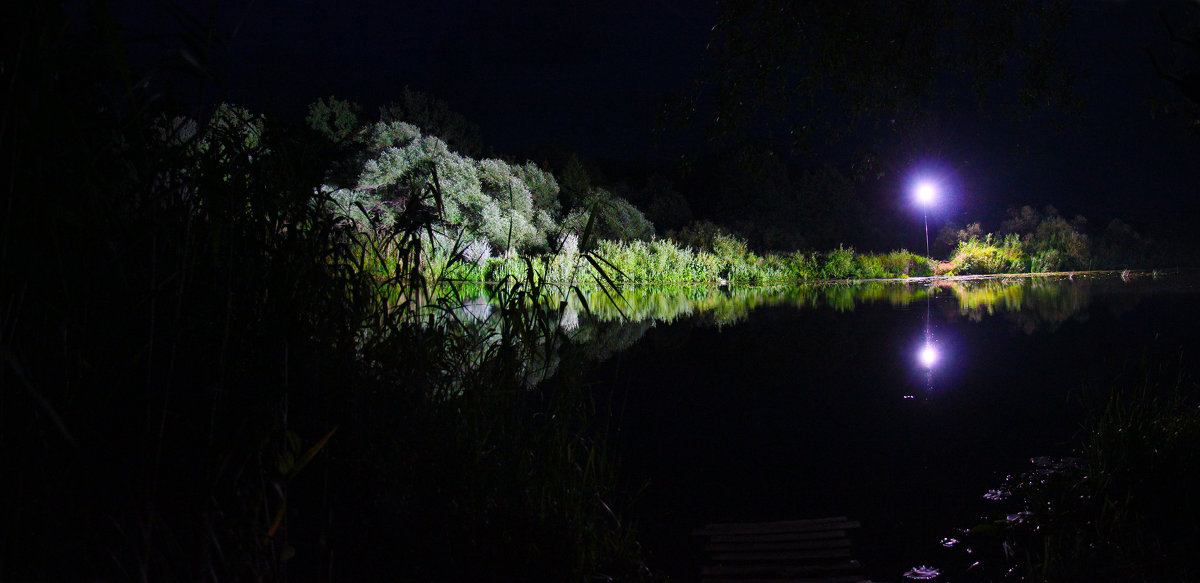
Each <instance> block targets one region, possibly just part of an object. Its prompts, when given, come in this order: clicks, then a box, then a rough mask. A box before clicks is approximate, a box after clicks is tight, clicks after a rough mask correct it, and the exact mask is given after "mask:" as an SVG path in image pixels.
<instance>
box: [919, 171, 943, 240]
mask: <svg viewBox="0 0 1200 583" xmlns="http://www.w3.org/2000/svg"><path fill="white" fill-rule="evenodd" d="M916 195H917V203H919V204H920V205H921V214H922V215H924V217H925V256H926V257H929V205H931V204H933V202H934V200H936V199H937V196H938V187H937V185H936V184H934V183H933V182H930V181H928V180H922V181H920V182H918V183H917V188H916Z"/></svg>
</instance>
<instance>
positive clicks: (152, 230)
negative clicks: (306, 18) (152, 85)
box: [0, 1, 644, 581]
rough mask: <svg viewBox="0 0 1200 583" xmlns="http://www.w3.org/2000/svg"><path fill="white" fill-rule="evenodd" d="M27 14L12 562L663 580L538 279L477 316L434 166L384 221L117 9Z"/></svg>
mask: <svg viewBox="0 0 1200 583" xmlns="http://www.w3.org/2000/svg"><path fill="white" fill-rule="evenodd" d="M94 8H95V7H94ZM13 12H14V14H13V15H12V16H11V20H10V21H9V22H20V23H22V26H23V27H24V28H25V32H26V34H21V35H13V36H9V37H7V38H6V39H5V41H4V50H5V51H6V52H5V53H4V54H3V57H2V58H0V60H2V61H3V62H4V63H6V64H7V65H6V67H5V68H4V72H3V75H4V80H5V83H4V84H3V87H4V89H3V92H4V99H3V100H0V102H2V103H3V107H4V110H3V115H2V116H0V120H2V123H3V125H0V144H2V145H3V148H2V150H3V151H5V152H10V153H12V156H6V157H5V162H4V165H5V166H4V167H5V171H6V177H7V179H6V180H4V181H3V188H4V191H5V194H6V195H7V196H6V197H5V200H6V202H5V203H4V206H3V207H2V210H0V212H2V213H3V215H2V217H0V224H3V234H2V235H0V236H2V240H0V306H3V309H2V310H0V387H2V391H0V459H2V465H0V467H3V468H4V475H3V478H0V480H2V483H3V485H4V486H3V493H4V495H3V496H2V497H0V498H2V500H0V516H2V517H3V520H2V521H0V579H5V580H92V579H105V580H144V581H147V580H155V581H169V580H195V579H198V578H203V579H209V580H273V581H282V580H288V579H301V580H307V579H310V578H315V577H316V576H318V575H317V574H319V576H321V577H322V578H345V579H363V580H367V579H379V578H395V577H400V578H409V579H434V578H436V579H439V580H481V579H494V578H505V577H507V578H512V579H522V580H555V581H563V580H575V581H584V580H589V581H590V580H593V579H595V578H604V577H609V576H611V577H619V578H629V579H634V578H638V577H640V576H642V575H643V574H644V570H643V569H642V568H641V552H640V550H639V549H638V548H637V546H636V543H635V542H634V541H633V539H632V533H633V531H632V529H631V525H630V524H629V522H628V521H626V520H625V519H623V518H622V517H621V514H620V512H619V510H620V508H621V505H620V504H619V501H620V499H621V491H620V489H619V483H618V482H617V481H616V478H615V475H614V470H613V467H612V464H611V463H610V462H609V461H608V460H607V458H606V457H605V455H604V451H603V443H604V426H603V424H600V423H597V422H596V421H595V414H594V408H595V407H596V406H595V405H594V404H593V402H592V396H591V395H590V394H589V393H588V391H587V390H586V388H585V387H584V385H583V384H582V382H580V379H578V378H577V377H562V378H559V379H558V380H554V381H548V380H547V379H546V377H547V376H548V374H546V371H548V370H550V368H551V367H550V366H549V365H548V363H550V362H552V361H555V360H563V359H570V358H573V357H572V356H571V354H570V353H569V351H563V350H561V347H562V342H561V337H562V335H561V332H560V329H559V327H558V326H557V322H558V320H557V314H556V313H554V312H553V310H552V309H550V308H547V309H542V308H540V307H539V306H543V305H545V302H543V301H540V300H538V299H537V298H538V297H539V296H542V295H544V288H542V287H541V284H540V280H539V279H538V278H537V277H536V276H532V275H530V274H529V273H528V272H527V273H526V275H525V277H524V278H523V279H522V281H521V282H513V283H512V284H511V285H509V286H508V287H505V288H503V289H502V290H501V291H500V292H499V293H500V296H499V298H498V301H499V305H500V307H499V308H498V309H497V310H496V312H497V315H496V318H495V319H493V320H490V321H489V322H488V323H486V324H485V323H483V322H480V321H479V320H478V319H475V318H473V317H469V316H467V315H465V314H464V313H463V310H462V308H463V305H464V302H463V300H464V294H466V293H474V292H473V291H472V290H468V289H464V288H462V287H459V286H458V285H457V284H456V283H455V281H454V280H456V279H471V278H474V279H478V278H479V277H480V276H479V275H477V271H474V270H478V269H480V263H482V262H483V261H482V258H478V259H480V261H478V262H476V261H474V260H471V261H464V258H465V256H466V254H465V253H461V252H457V251H456V249H458V250H461V247H460V245H461V242H453V241H452V242H450V243H449V244H448V245H445V246H442V247H441V249H449V251H445V252H443V251H439V248H438V247H435V246H431V245H430V244H429V241H431V240H434V239H436V238H439V237H443V238H444V234H443V233H442V229H441V228H440V225H439V219H438V217H439V215H440V212H439V210H440V207H441V206H442V202H443V201H442V196H441V192H440V187H439V182H438V179H437V176H436V173H435V172H434V171H433V170H432V169H431V168H428V167H420V168H417V169H416V170H414V171H413V172H412V174H411V175H409V176H408V177H407V179H406V180H404V181H403V182H401V183H400V184H398V185H397V186H396V192H394V193H393V194H394V195H395V197H396V198H397V199H398V200H404V201H405V205H404V207H403V212H401V213H399V214H398V215H397V216H395V220H394V221H390V222H388V223H383V222H369V223H368V224H366V225H365V227H366V228H364V225H363V224H359V223H356V222H354V221H350V220H347V218H346V216H345V215H344V214H339V213H338V212H336V205H337V203H338V201H335V200H333V199H332V198H330V197H328V196H327V194H323V193H321V192H320V191H318V190H316V187H317V185H320V184H322V182H323V180H324V179H325V178H326V177H325V176H324V173H325V169H327V168H329V167H330V163H331V159H332V156H331V154H330V152H328V151H326V149H324V148H323V147H322V146H321V145H320V142H319V141H318V140H314V139H313V136H311V135H310V134H308V133H307V132H306V131H304V130H298V129H296V128H293V127H289V126H286V125H282V124H277V123H275V122H273V121H272V120H270V119H265V120H264V119H261V118H257V117H254V116H249V115H248V114H247V115H243V114H242V112H240V111H238V110H236V109H234V108H228V109H222V110H221V111H222V112H223V113H221V114H220V115H213V116H204V117H202V118H201V119H199V120H197V121H196V122H195V123H193V122H191V121H190V120H189V118H188V117H186V116H181V115H177V114H178V113H179V112H178V110H174V109H170V108H169V107H168V105H167V104H166V103H165V102H163V101H162V100H159V99H158V98H157V97H156V96H154V95H151V94H147V93H145V92H144V91H143V87H144V86H143V85H141V84H140V83H137V82H136V78H135V77H131V76H128V75H127V74H126V72H127V71H128V69H127V68H126V66H125V63H123V62H122V61H121V60H120V57H119V55H120V53H121V51H120V47H119V46H115V45H114V44H105V43H116V45H119V41H118V40H115V39H117V38H118V37H116V36H113V35H114V34H115V25H114V24H113V23H112V22H110V21H109V20H107V18H106V15H105V14H104V13H103V12H102V11H98V12H96V13H94V14H92V15H91V16H92V18H91V19H90V20H88V22H89V23H90V25H91V26H93V27H94V28H91V29H86V30H85V31H84V32H82V33H80V34H79V35H77V36H68V33H69V32H70V33H71V34H74V31H75V30H76V29H75V27H73V26H67V25H66V22H65V17H64V15H63V13H62V12H61V7H60V6H57V5H56V3H42V2H20V1H19V2H18V3H17V5H16V6H14V7H13ZM85 28H86V27H85ZM204 41H205V39H204V38H202V34H201V38H194V39H189V42H192V43H193V46H205V42H204ZM109 49H112V50H109ZM191 113H192V117H195V112H191ZM314 192H315V193H316V194H315V195H314ZM467 246H468V247H469V245H467ZM585 263H586V258H585ZM530 265H532V264H530ZM589 265H590V264H589ZM435 291H436V293H435ZM561 368H562V370H568V371H576V370H578V367H574V366H569V367H561ZM546 382H554V383H555V385H554V387H553V390H547V388H546V387H544V384H545V383H546ZM335 558H336V560H335Z"/></svg>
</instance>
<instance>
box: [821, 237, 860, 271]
mask: <svg viewBox="0 0 1200 583" xmlns="http://www.w3.org/2000/svg"><path fill="white" fill-rule="evenodd" d="M855 275H856V273H855V271H854V248H853V247H850V248H845V247H842V246H840V245H839V246H838V248H837V249H834V250H833V251H830V252H829V253H826V254H825V261H824V263H823V264H822V265H821V277H822V278H824V279H849V278H852V277H854V276H855Z"/></svg>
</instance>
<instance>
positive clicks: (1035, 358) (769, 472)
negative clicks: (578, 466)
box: [564, 273, 1200, 580]
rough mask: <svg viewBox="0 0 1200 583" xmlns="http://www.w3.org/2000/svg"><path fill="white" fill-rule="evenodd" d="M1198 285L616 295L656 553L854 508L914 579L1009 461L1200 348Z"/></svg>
mask: <svg viewBox="0 0 1200 583" xmlns="http://www.w3.org/2000/svg"><path fill="white" fill-rule="evenodd" d="M1197 283H1200V278H1198V277H1197V276H1196V274H1187V273H1185V274H1179V273H1173V274H1162V275H1159V276H1157V277H1153V276H1151V275H1150V274H1145V275H1141V276H1135V277H1130V278H1127V279H1123V278H1121V277H1119V276H1117V275H1109V276H1086V277H1085V276H1075V277H1073V278H1066V277H1061V278H1027V279H1010V280H985V281H966V282H948V281H941V282H920V283H872V284H863V285H857V286H854V285H830V286H818V287H812V288H799V289H790V290H779V289H772V290H734V291H722V292H713V291H711V290H677V291H675V292H670V291H663V290H640V291H636V290H630V291H627V292H626V304H625V306H624V312H625V313H626V314H627V315H628V316H629V320H626V321H624V322H623V323H622V322H621V321H620V319H619V318H617V317H615V316H613V315H612V314H610V313H609V314H606V313H605V311H604V310H603V309H598V312H599V314H600V316H601V319H602V320H606V322H602V323H601V324H599V327H598V328H597V329H596V331H594V332H592V333H590V335H589V337H590V338H591V339H592V341H593V342H596V343H597V345H602V346H603V348H602V350H603V351H606V353H605V356H607V358H606V359H605V360H603V362H601V363H600V364H599V365H598V366H597V368H596V369H595V371H594V373H593V374H592V375H591V381H592V382H593V383H594V384H595V386H596V387H597V388H598V389H601V390H605V391H607V392H608V394H611V395H612V397H611V402H612V404H613V405H612V408H613V422H612V423H613V425H612V427H613V429H612V436H611V437H612V447H613V449H614V450H615V453H616V454H617V456H618V457H619V459H620V462H621V464H622V466H621V467H622V474H623V476H624V477H625V479H626V480H627V481H628V482H629V483H630V484H632V485H634V486H638V485H642V484H644V485H645V489H644V490H643V491H642V493H641V494H640V495H639V496H638V497H637V498H636V507H635V510H636V512H635V513H634V514H635V516H636V517H637V519H638V521H639V530H640V532H641V533H642V537H641V538H642V540H643V542H644V544H645V545H646V547H647V548H648V549H649V550H650V551H651V552H652V559H651V561H652V565H653V566H656V567H658V568H659V569H660V570H662V571H663V572H666V573H668V574H671V575H672V576H673V577H674V578H676V579H683V580H688V579H690V578H693V577H695V575H696V572H697V566H696V564H695V561H696V558H697V556H696V550H697V549H696V548H695V544H696V541H695V540H692V539H691V538H690V537H689V534H688V533H689V531H690V530H691V529H694V528H697V527H699V526H702V525H704V524H706V523H711V522H721V521H767V520H786V519H797V518H808V517H818V516H833V515H846V516H850V517H852V518H854V519H857V520H859V521H861V522H862V524H863V528H862V531H861V533H860V537H859V539H858V542H857V544H856V547H855V554H856V556H857V557H858V558H859V559H861V560H863V561H864V562H865V563H866V564H867V568H868V574H869V575H871V576H872V577H874V578H876V580H900V579H902V573H903V571H904V570H905V569H906V568H908V567H911V566H913V565H917V564H926V563H930V562H931V561H935V560H936V557H935V550H936V549H937V548H939V545H938V544H937V541H938V540H940V539H941V538H942V537H945V536H951V535H952V534H953V533H952V529H953V528H954V527H955V526H969V525H970V524H973V523H972V522H971V521H972V520H973V519H975V518H977V517H978V516H979V515H980V512H981V509H982V508H983V505H984V504H986V501H984V500H983V498H982V495H983V494H984V493H985V492H986V491H987V490H988V489H989V488H995V487H997V486H999V485H1000V483H1001V482H1002V480H1003V478H1004V476H1005V475H1006V474H1009V473H1015V472H1018V471H1020V470H1022V469H1024V468H1025V467H1026V465H1027V462H1028V460H1029V458H1031V457H1034V456H1043V455H1051V456H1053V455H1067V454H1069V453H1070V451H1071V449H1072V447H1074V446H1075V444H1076V443H1077V440H1078V439H1079V437H1080V435H1079V424H1080V422H1081V420H1082V416H1083V410H1084V403H1086V402H1089V400H1093V399H1096V398H1106V397H1107V396H1108V393H1109V391H1110V390H1111V389H1112V388H1114V386H1118V385H1121V384H1122V383H1125V384H1131V383H1135V382H1137V381H1136V379H1137V378H1138V377H1139V374H1140V371H1142V370H1143V369H1144V366H1145V363H1147V362H1149V363H1150V364H1151V366H1160V365H1162V364H1164V363H1168V362H1178V361H1179V360H1180V359H1181V358H1183V359H1184V360H1185V361H1190V360H1191V359H1192V356H1194V355H1195V354H1196V349H1197V348H1198V347H1197V346H1196V344H1197V342H1196V340H1195V334H1194V330H1195V328H1194V326H1195V324H1196V323H1197V322H1200V307H1198V306H1200V304H1198V303H1197V300H1200V295H1198V294H1197V291H1198V290H1200V287H1198V286H1197ZM572 318H575V316H574V314H571V313H568V314H565V315H564V322H567V323H568V324H572ZM926 346H928V347H930V348H931V349H932V352H933V353H935V357H934V358H933V361H932V362H931V363H929V362H927V361H926V360H925V359H923V358H922V351H923V349H924V347H926ZM1181 355H1182V356H1181ZM927 364H928V365H927ZM1192 370H1195V367H1193V368H1192Z"/></svg>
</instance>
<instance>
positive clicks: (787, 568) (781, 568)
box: [700, 560, 862, 578]
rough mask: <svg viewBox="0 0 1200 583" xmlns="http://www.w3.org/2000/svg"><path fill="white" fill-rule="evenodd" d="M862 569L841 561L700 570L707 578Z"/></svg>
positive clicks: (804, 574) (813, 574)
mask: <svg viewBox="0 0 1200 583" xmlns="http://www.w3.org/2000/svg"><path fill="white" fill-rule="evenodd" d="M861 570H862V565H861V564H859V562H858V561H855V560H848V561H839V562H837V563H830V564H824V565H713V566H710V567H704V568H703V569H701V570H700V575H701V576H702V577H705V578H716V577H775V578H778V577H796V578H803V577H816V576H823V575H849V574H853V573H858V572H859V571H861Z"/></svg>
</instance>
